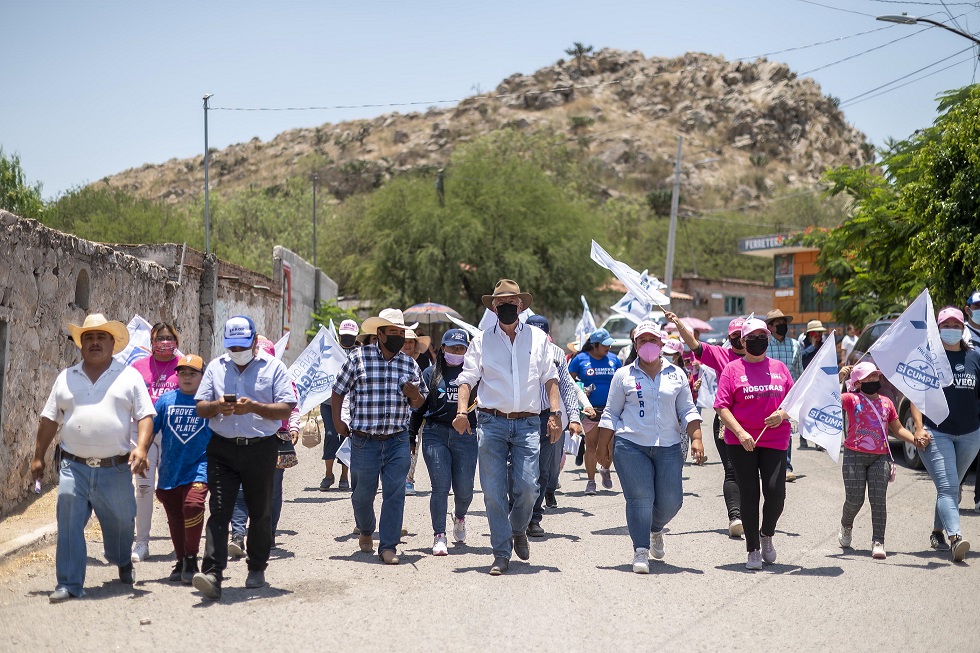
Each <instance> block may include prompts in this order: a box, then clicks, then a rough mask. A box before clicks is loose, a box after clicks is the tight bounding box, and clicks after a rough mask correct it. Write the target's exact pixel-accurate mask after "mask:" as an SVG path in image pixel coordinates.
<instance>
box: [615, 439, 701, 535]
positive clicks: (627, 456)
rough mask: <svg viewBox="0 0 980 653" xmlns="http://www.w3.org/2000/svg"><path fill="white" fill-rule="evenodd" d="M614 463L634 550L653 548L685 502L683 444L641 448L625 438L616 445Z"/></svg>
mask: <svg viewBox="0 0 980 653" xmlns="http://www.w3.org/2000/svg"><path fill="white" fill-rule="evenodd" d="M613 463H614V464H615V465H616V473H617V474H618V475H619V482H620V483H621V484H622V486H623V496H625V497H626V526H627V528H628V529H629V532H630V539H631V540H633V548H634V549H649V548H650V532H651V531H653V532H656V533H659V532H660V531H661V530H663V528H664V526H666V525H667V523H668V522H669V521H670V520H671V519H673V517H674V515H676V514H677V511H678V510H680V509H681V504H682V503H683V502H684V488H683V484H682V482H681V470H682V469H683V467H684V459H683V457H682V455H681V445H680V444H675V445H671V446H669V447H641V446H640V445H638V444H636V443H634V442H631V441H630V440H627V439H625V438H620V437H617V438H616V440H615V442H614V443H613Z"/></svg>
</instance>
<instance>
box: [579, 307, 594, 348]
mask: <svg viewBox="0 0 980 653" xmlns="http://www.w3.org/2000/svg"><path fill="white" fill-rule="evenodd" d="M581 297H582V319H581V320H579V321H578V324H576V325H575V338H576V339H577V340H578V346H579V349H581V348H582V346H583V345H585V341H586V340H588V339H589V335H591V333H592V332H593V331H595V330H596V325H595V319H594V318H593V317H592V311H590V310H589V303H588V302H587V301H585V295H582V296H581Z"/></svg>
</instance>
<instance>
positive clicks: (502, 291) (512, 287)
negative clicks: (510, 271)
mask: <svg viewBox="0 0 980 653" xmlns="http://www.w3.org/2000/svg"><path fill="white" fill-rule="evenodd" d="M498 297H520V298H521V310H523V309H525V308H527V307H529V306H530V305H531V293H526V292H521V287H520V286H518V285H517V282H516V281H512V280H511V279H501V280H500V281H498V282H497V285H496V286H494V287H493V294H492V295H484V296H483V305H484V306H486V307H487V308H489V309H491V310H492V309H493V300H494V299H495V298H498Z"/></svg>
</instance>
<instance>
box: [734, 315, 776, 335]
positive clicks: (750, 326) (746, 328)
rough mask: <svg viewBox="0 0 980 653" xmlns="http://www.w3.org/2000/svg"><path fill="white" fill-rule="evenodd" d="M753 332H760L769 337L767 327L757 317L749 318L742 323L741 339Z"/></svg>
mask: <svg viewBox="0 0 980 653" xmlns="http://www.w3.org/2000/svg"><path fill="white" fill-rule="evenodd" d="M729 328H731V327H729ZM755 331H762V332H763V333H765V334H766V335H769V327H767V326H766V323H765V322H763V321H762V320H760V319H759V318H757V317H753V318H749V319H748V320H745V322H743V323H742V338H745V336H746V335H747V334H749V333H753V332H755Z"/></svg>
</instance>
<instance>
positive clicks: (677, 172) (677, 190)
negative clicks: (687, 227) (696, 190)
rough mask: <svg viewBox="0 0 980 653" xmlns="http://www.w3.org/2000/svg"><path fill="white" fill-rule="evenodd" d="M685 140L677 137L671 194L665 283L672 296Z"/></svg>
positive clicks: (668, 292)
mask: <svg viewBox="0 0 980 653" xmlns="http://www.w3.org/2000/svg"><path fill="white" fill-rule="evenodd" d="M683 142H684V137H683V136H678V137H677V159H675V160H674V191H673V193H671V196H670V230H669V231H668V232H667V269H666V270H664V283H665V284H667V292H666V293H664V294H666V295H667V296H668V297H670V292H671V287H672V286H673V285H674V245H675V243H676V241H677V205H678V204H679V203H680V199H681V148H682V145H683Z"/></svg>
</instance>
